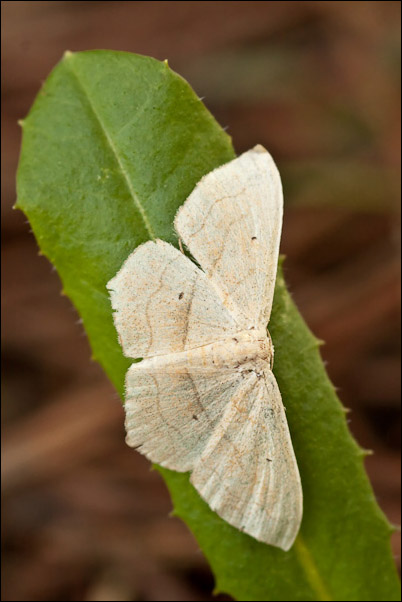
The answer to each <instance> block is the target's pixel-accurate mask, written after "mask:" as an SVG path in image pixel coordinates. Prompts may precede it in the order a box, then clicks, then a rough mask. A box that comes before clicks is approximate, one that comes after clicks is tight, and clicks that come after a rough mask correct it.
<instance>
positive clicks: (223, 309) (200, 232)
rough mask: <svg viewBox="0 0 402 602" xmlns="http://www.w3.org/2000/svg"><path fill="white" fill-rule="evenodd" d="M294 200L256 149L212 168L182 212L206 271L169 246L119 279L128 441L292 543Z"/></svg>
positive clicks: (114, 287)
mask: <svg viewBox="0 0 402 602" xmlns="http://www.w3.org/2000/svg"><path fill="white" fill-rule="evenodd" d="M282 212H283V196H282V186H281V180H280V176H279V173H278V170H277V168H276V166H275V164H274V162H273V160H272V158H271V156H270V155H269V153H268V152H267V151H266V150H265V149H264V148H263V147H262V146H256V147H255V148H253V149H251V150H250V151H248V152H246V153H244V154H243V155H241V156H240V157H238V158H237V159H234V160H233V161H231V162H230V163H227V164H225V165H223V166H222V167H219V168H218V169H215V170H214V171H212V172H211V173H209V174H207V175H206V176H204V177H203V178H202V180H201V181H200V182H199V183H198V184H197V186H196V187H195V189H194V190H193V192H192V193H191V194H190V196H189V197H188V199H187V200H186V202H185V203H184V205H183V206H182V207H181V208H180V209H179V211H178V213H177V215H176V218H175V229H176V231H177V234H178V235H179V237H180V239H181V240H182V241H183V242H184V243H185V245H186V246H187V248H188V250H189V251H190V253H191V255H192V256H193V257H194V258H195V260H196V261H197V262H198V264H199V265H200V266H201V269H200V268H198V267H197V266H196V265H195V264H194V263H193V262H192V261H190V259H188V258H187V257H186V256H185V255H184V254H183V253H182V252H180V251H178V250H177V249H176V248H175V247H173V246H171V245H170V244H168V243H166V242H163V241H162V240H156V241H149V242H146V243H145V244H142V245H140V246H139V247H137V249H136V250H135V251H134V252H133V253H132V254H131V255H130V256H129V257H128V259H127V260H126V261H125V263H124V264H123V266H122V268H121V269H120V271H119V272H118V273H117V275H116V276H115V277H114V278H113V279H112V280H110V282H109V283H108V285H107V287H108V289H109V291H110V295H111V300H112V306H113V309H114V310H115V311H114V321H115V325H116V329H117V331H118V334H119V339H120V343H121V345H122V348H123V351H124V354H125V355H126V356H128V357H130V358H139V357H140V358H144V359H142V361H141V362H138V363H134V364H133V365H132V366H131V367H130V368H129V370H128V372H127V376H126V403H125V410H126V423H125V424H126V430H127V438H126V440H127V443H128V445H130V446H132V447H135V448H137V449H138V450H139V451H140V452H141V453H142V454H144V455H145V456H146V457H147V458H149V459H150V460H152V462H156V463H157V464H160V465H161V466H165V467H166V468H170V469H172V470H177V471H180V472H185V471H191V483H192V484H193V485H194V487H195V488H196V489H197V491H198V492H199V493H200V495H201V496H202V497H203V499H204V500H206V502H207V503H208V504H209V506H210V507H211V508H212V510H214V511H215V512H217V513H218V515H219V516H221V517H222V518H223V519H224V520H226V521H227V522H228V523H230V524H231V525H233V526H235V527H237V528H238V529H240V530H242V531H244V532H245V533H248V534H249V535H251V536H252V537H255V538H256V539H258V540H259V541H263V542H265V543H268V544H271V545H274V546H278V547H280V548H283V549H284V550H288V549H289V548H290V547H291V546H292V544H293V542H294V540H295V537H296V535H297V532H298V530H299V527H300V522H301V518H302V512H303V511H302V499H303V497H302V489H301V483H300V476H299V471H298V468H297V463H296V458H295V455H294V452H293V447H292V442H291V439H290V435H289V429H288V425H287V422H286V416H285V411H284V407H283V404H282V399H281V395H280V392H279V389H278V385H277V383H276V380H275V377H274V375H273V373H272V364H273V353H274V352H273V346H272V342H271V339H270V336H269V334H267V323H268V320H269V317H270V314H271V307H272V299H273V295H274V286H275V278H276V270H277V263H278V253H279V242H280V234H281V227H282Z"/></svg>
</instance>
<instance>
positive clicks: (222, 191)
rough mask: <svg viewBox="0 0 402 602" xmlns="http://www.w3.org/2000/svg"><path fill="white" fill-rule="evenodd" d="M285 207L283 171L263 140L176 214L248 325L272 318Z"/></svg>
mask: <svg viewBox="0 0 402 602" xmlns="http://www.w3.org/2000/svg"><path fill="white" fill-rule="evenodd" d="M282 213H283V195H282V185H281V179H280V176H279V172H278V170H277V168H276V166H275V163H274V161H273V159H272V157H271V155H270V154H269V153H268V152H267V151H266V150H265V149H264V148H263V147H262V146H260V145H258V146H256V147H255V148H253V149H251V150H249V151H248V152H246V153H244V154H243V155H241V156H240V157H238V158H237V159H234V160H233V161H231V162H230V163H227V164H225V165H223V166H222V167H219V168H218V169H215V170H214V171H212V172H210V173H209V174H207V175H206V176H204V178H202V180H201V181H200V182H199V183H198V184H197V186H196V187H195V189H194V190H193V192H192V193H191V194H190V196H189V197H188V199H187V200H186V202H185V203H184V205H183V206H182V207H181V208H180V209H179V211H178V213H177V215H176V218H175V228H176V231H177V233H178V234H179V236H180V237H181V238H182V239H183V241H184V243H185V244H186V246H187V247H188V249H189V250H190V252H191V254H192V255H193V257H194V258H195V259H196V260H197V262H198V263H199V264H200V266H201V268H202V269H203V270H204V271H205V273H206V275H207V276H208V278H209V279H211V280H212V281H213V282H214V284H215V285H216V288H217V289H218V291H219V292H220V295H221V298H222V300H223V303H224V305H225V306H226V307H227V308H228V309H229V311H230V312H231V313H232V314H233V315H234V316H235V318H236V319H237V321H238V322H239V323H240V324H241V326H242V329H247V328H250V327H252V326H254V327H258V326H262V327H266V325H267V322H268V320H269V316H270V314H271V307H272V299H273V295H274V287H275V279H276V271H277V263H278V253H279V243H280V235H281V228H282Z"/></svg>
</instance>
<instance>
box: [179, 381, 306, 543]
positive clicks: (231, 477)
mask: <svg viewBox="0 0 402 602" xmlns="http://www.w3.org/2000/svg"><path fill="white" fill-rule="evenodd" d="M191 482H192V483H193V485H194V487H195V488H196V489H197V490H198V492H199V493H200V494H201V496H202V497H203V498H204V499H205V500H206V502H207V503H208V504H209V506H210V507H211V508H212V510H214V511H215V512H217V514H218V515H219V516H221V517H222V518H223V519H224V520H226V521H227V522H228V523H230V524H231V525H233V526H234V527H236V528H238V529H240V530H242V531H244V532H245V533H248V534H249V535H251V536H252V537H255V538H256V539H257V540H259V541H263V542H265V543H268V544H271V545H274V546H278V547H280V548H282V549H284V550H288V549H289V548H290V547H291V546H292V544H293V542H294V540H295V537H296V535H297V533H298V531H299V527H300V523H301V518H302V511H303V510H302V504H303V502H302V499H303V495H302V489H301V482H300V476H299V471H298V467H297V463H296V459H295V456H294V452H293V447H292V442H291V439H290V435H289V429H288V425H287V421H286V417H285V412H284V407H283V404H282V400H281V395H280V392H279V389H278V385H277V383H276V380H275V377H274V375H273V374H272V372H271V371H269V370H268V371H267V372H266V373H265V378H260V379H257V377H256V375H255V374H254V375H253V374H251V375H250V376H249V378H248V379H247V381H246V382H245V383H244V384H243V385H242V386H241V387H239V389H238V390H237V391H236V393H235V394H234V396H233V398H232V399H231V401H230V403H229V404H228V406H227V408H226V409H225V413H224V416H223V418H222V420H221V422H220V423H219V424H217V426H216V428H215V430H214V432H213V434H212V436H211V438H210V439H209V441H208V443H207V445H206V447H205V449H204V451H203V453H202V455H201V457H200V459H199V462H198V463H197V464H196V466H195V469H194V471H193V473H192V475H191Z"/></svg>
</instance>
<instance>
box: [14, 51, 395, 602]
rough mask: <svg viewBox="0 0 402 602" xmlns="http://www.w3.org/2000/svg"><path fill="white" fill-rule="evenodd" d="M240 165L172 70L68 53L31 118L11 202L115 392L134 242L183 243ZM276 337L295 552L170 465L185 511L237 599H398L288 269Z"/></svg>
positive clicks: (381, 530) (122, 365)
mask: <svg viewBox="0 0 402 602" xmlns="http://www.w3.org/2000/svg"><path fill="white" fill-rule="evenodd" d="M256 142H258V141H256ZM234 156H235V155H234V151H233V148H232V146H231V142H230V138H229V137H228V136H227V135H226V134H225V133H224V132H223V130H222V129H221V128H220V127H219V125H218V124H217V123H216V122H215V120H214V119H213V117H212V116H211V115H210V113H209V112H208V111H207V109H206V108H205V106H204V105H203V104H202V102H201V101H200V100H199V99H198V97H197V96H196V95H195V93H194V92H193V90H192V89H191V88H190V86H189V85H188V84H187V83H186V82H185V81H184V80H183V79H182V78H181V77H180V76H178V75H177V74H175V73H174V72H173V71H172V70H171V69H170V68H169V66H168V65H167V63H160V62H158V61H156V60H154V59H151V58H148V57H143V56H138V55H134V54H129V53H123V52H113V51H89V52H81V53H77V54H71V53H66V55H65V57H64V59H63V60H62V61H61V62H60V63H59V64H58V65H57V66H56V68H55V69H54V70H53V72H52V73H51V74H50V76H49V77H48V79H47V81H46V82H45V84H44V86H43V88H42V90H41V91H40V92H39V94H38V97H37V99H36V101H35V103H34V105H33V107H32V109H31V111H30V113H29V115H28V117H27V118H26V119H25V120H24V122H23V145H22V152H21V158H20V164H19V169H18V205H17V206H18V207H19V208H21V209H22V210H23V211H24V212H25V213H26V215H27V216H28V218H29V220H30V222H31V225H32V229H33V231H34V233H35V236H36V238H37V240H38V243H39V246H40V248H41V250H42V252H43V253H44V254H45V255H46V256H47V257H48V258H49V259H50V260H51V261H52V263H53V264H54V265H55V266H56V268H57V270H58V272H59V275H60V277H61V279H62V282H63V287H64V291H65V292H66V294H67V295H68V296H69V297H70V298H71V299H72V301H73V303H74V304H75V306H76V308H77V309H78V311H79V313H80V314H81V317H82V319H83V322H84V326H85V328H86V331H87V333H88V336H89V339H90V342H91V346H92V349H93V354H94V357H95V358H96V359H97V360H98V361H99V362H100V363H101V364H102V366H103V368H104V369H105V371H106V373H107V374H108V376H109V378H110V379H111V380H112V381H113V383H114V384H115V386H116V388H117V389H118V391H119V392H120V394H123V391H124V375H125V372H126V370H127V368H128V366H129V365H130V360H128V359H127V358H124V356H123V354H122V351H121V348H120V346H119V344H118V340H117V334H116V331H115V329H114V325H113V320H112V310H111V305H110V302H109V298H108V295H107V291H106V283H107V282H108V280H109V279H110V278H111V277H112V276H114V274H115V273H116V272H117V270H118V269H119V268H120V266H121V264H122V263H123V261H124V260H125V259H126V258H127V256H128V255H129V254H130V253H131V252H132V251H133V249H134V248H135V247H136V246H137V245H139V244H140V243H142V242H145V241H146V240H148V239H150V238H162V239H164V240H167V241H169V242H171V243H173V244H177V239H176V236H175V233H174V230H173V226H172V224H173V218H174V215H175V213H176V210H177V209H178V207H179V206H180V205H181V204H182V203H183V202H184V200H185V199H186V197H187V196H188V195H189V193H190V192H191V190H192V189H193V188H194V186H195V184H196V183H197V181H198V180H199V179H200V178H201V177H202V176H203V175H204V174H205V173H207V172H209V171H211V170H212V169H213V168H215V167H217V166H219V165H221V164H223V163H225V162H227V161H229V160H231V159H232V158H233V157H234ZM270 332H271V335H272V338H273V341H274V345H275V349H276V354H275V365H274V372H275V375H276V377H277V380H278V383H279V386H280V389H281V392H282V396H283V400H284V404H285V407H286V410H287V417H288V422H289V427H290V431H291V435H292V440H293V444H294V448H295V453H296V457H297V460H298V464H299V468H300V473H301V478H302V484H303V491H304V517H303V523H302V528H301V532H300V535H299V536H298V538H297V540H296V543H295V545H294V547H293V548H292V549H291V550H290V552H287V553H286V552H283V551H281V550H279V549H276V548H273V547H270V546H267V545H264V544H261V543H258V542H256V541H255V540H253V539H252V538H250V537H249V536H247V535H245V534H243V533H240V532H239V531H237V530H236V529H234V528H233V527H231V526H230V525H228V524H227V523H225V522H224V521H222V520H221V519H220V518H219V517H218V516H217V515H216V514H214V513H213V512H212V511H211V510H210V509H209V508H208V506H207V505H206V504H205V503H204V502H203V501H202V500H201V499H200V497H199V496H198V494H197V493H196V492H195V490H194V489H193V488H192V486H191V485H190V483H189V480H188V475H187V474H178V473H173V472H170V471H167V470H164V469H163V470H162V469H160V472H161V474H162V475H163V477H164V479H165V481H166V483H167V485H168V487H169V490H170V492H171V495H172V499H173V503H174V509H175V513H176V514H177V515H179V516H180V517H181V518H182V519H183V520H184V521H185V522H186V523H187V524H188V526H189V527H190V529H191V530H192V531H193V532H194V534H195V536H196V538H197V540H198V542H199V544H200V546H201V548H202V549H203V551H204V553H205V555H206V557H207V558H208V561H209V563H210V564H211V567H212V569H213V571H214V574H215V576H216V581H217V589H218V590H220V591H225V592H228V593H230V594H231V595H232V596H234V597H235V598H237V599H239V600H399V599H400V598H399V586H398V579H397V575H396V571H395V567H394V564H393V560H392V556H391V551H390V545H389V534H390V532H391V528H390V525H389V524H388V523H387V521H386V519H385V517H384V516H383V514H382V512H381V511H380V509H379V508H378V506H377V504H376V502H375V499H374V496H373V493H372V490H371V487H370V484H369V482H368V479H367V477H366V474H365V471H364V468H363V455H364V454H363V452H362V450H361V449H360V448H359V447H358V446H357V444H356V443H355V441H354V440H353V439H352V437H351V436H350V434H349V432H348V428H347V425H346V420H345V415H344V411H343V408H342V406H341V404H340V402H339V400H338V399H337V397H336V394H335V392H334V388H333V386H332V385H331V383H330V382H329V380H328V377H327V375H326V373H325V370H324V367H323V364H322V361H321V359H320V355H319V350H318V342H317V340H316V339H315V337H314V336H313V335H312V334H311V333H310V331H309V330H308V328H307V327H306V325H305V323H304V322H303V320H302V318H301V316H300V314H299V313H298V311H297V309H296V307H295V306H294V304H293V302H292V300H291V298H290V296H289V293H288V292H287V291H286V287H285V285H284V281H283V277H282V274H281V272H280V273H279V274H278V279H277V285H276V292H275V300H274V308H273V313H272V318H271V323H270ZM351 369H353V366H352V367H351ZM133 453H134V452H133Z"/></svg>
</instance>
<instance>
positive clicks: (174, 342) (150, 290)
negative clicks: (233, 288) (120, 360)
mask: <svg viewBox="0 0 402 602" xmlns="http://www.w3.org/2000/svg"><path fill="white" fill-rule="evenodd" d="M107 288H108V289H109V292H110V297H111V301H112V307H113V309H114V310H115V311H114V322H115V326H116V330H117V332H118V334H119V339H120V344H121V346H122V348H123V351H124V353H125V355H127V356H128V357H132V358H138V357H151V356H154V355H162V354H166V353H172V352H179V351H183V350H186V349H191V348H192V347H197V346H200V345H205V344H208V343H212V342H214V341H216V340H219V339H222V338H223V337H226V336H228V335H229V334H231V333H235V332H238V330H239V328H238V326H237V325H236V323H235V320H234V319H233V317H232V316H231V315H230V313H229V311H228V310H227V308H225V307H224V306H223V304H222V302H221V300H220V298H219V297H218V295H217V293H216V292H215V291H214V289H213V288H211V285H210V283H209V282H208V280H207V278H206V276H205V274H204V272H202V271H201V270H200V269H199V268H198V267H197V266H196V265H195V264H194V263H193V262H192V261H190V260H189V259H188V258H187V257H186V256H185V255H183V253H181V252H180V251H178V250H177V249H175V248H174V247H173V246H172V245H170V244H168V243H166V242H163V241H161V240H157V241H156V242H153V241H149V242H147V243H145V244H143V245H140V246H139V247H137V249H136V250H135V251H134V252H133V253H131V255H130V256H129V257H128V259H127V260H126V261H125V263H124V264H123V266H122V268H121V269H120V271H119V272H118V273H117V274H116V276H115V277H114V278H112V280H110V281H109V282H108V284H107Z"/></svg>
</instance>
